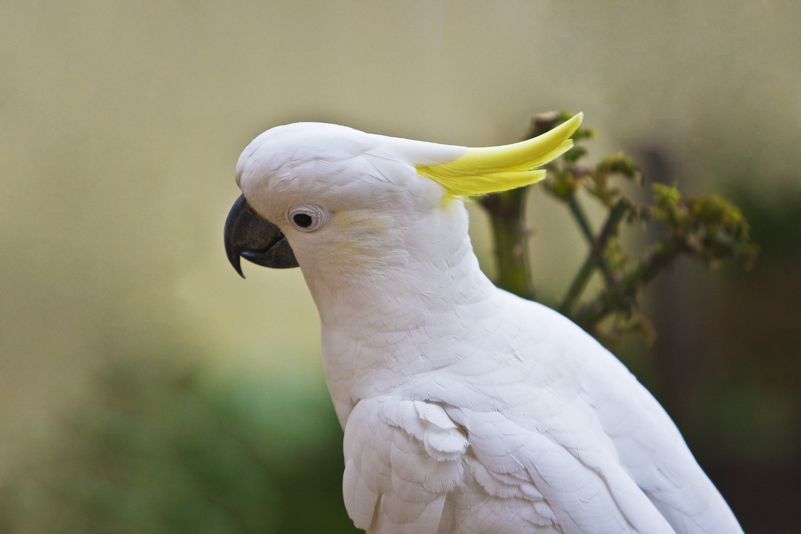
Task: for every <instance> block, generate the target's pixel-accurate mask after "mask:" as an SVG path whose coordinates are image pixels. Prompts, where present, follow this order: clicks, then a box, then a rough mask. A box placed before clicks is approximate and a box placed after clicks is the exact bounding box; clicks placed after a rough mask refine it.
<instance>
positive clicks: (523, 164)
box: [415, 113, 584, 196]
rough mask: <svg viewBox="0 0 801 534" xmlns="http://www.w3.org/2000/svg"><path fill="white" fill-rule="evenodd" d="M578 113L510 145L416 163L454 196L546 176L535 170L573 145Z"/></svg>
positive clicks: (506, 187)
mask: <svg viewBox="0 0 801 534" xmlns="http://www.w3.org/2000/svg"><path fill="white" fill-rule="evenodd" d="M583 116H584V115H583V114H582V113H579V114H577V115H575V116H573V117H572V118H571V119H570V120H568V121H566V122H564V123H562V124H560V125H559V126H557V127H556V128H554V129H553V130H550V131H548V132H545V133H544V134H542V135H538V136H537V137H534V138H532V139H528V140H526V141H521V142H519V143H514V144H511V145H504V146H494V147H486V148H468V149H467V153H465V154H464V155H463V156H461V157H459V158H457V159H455V160H453V161H449V162H447V163H440V164H438V165H417V166H416V167H415V168H416V169H417V173H418V174H419V175H421V176H425V177H426V178H430V179H431V180H434V181H435V182H437V183H438V184H440V185H441V186H442V187H444V188H445V190H446V191H447V192H448V194H449V195H452V196H470V195H484V194H487V193H497V192H499V191H507V190H509V189H515V188H517V187H523V186H524V185H529V184H533V183H534V182H538V181H540V180H542V179H543V178H545V171H544V170H535V168H536V167H540V166H542V165H545V164H546V163H548V162H549V161H551V160H552V159H555V158H558V157H559V156H561V155H562V154H564V153H565V152H567V151H568V150H569V149H570V147H572V146H573V141H571V140H570V136H571V135H573V132H575V131H576V129H577V128H578V127H579V125H580V124H581V120H582V118H583Z"/></svg>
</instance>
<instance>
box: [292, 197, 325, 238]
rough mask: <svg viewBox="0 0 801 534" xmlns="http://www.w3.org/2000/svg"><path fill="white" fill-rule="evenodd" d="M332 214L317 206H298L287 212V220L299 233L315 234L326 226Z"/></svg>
mask: <svg viewBox="0 0 801 534" xmlns="http://www.w3.org/2000/svg"><path fill="white" fill-rule="evenodd" d="M330 218H331V213H330V212H329V211H328V210H327V209H325V208H323V207H321V206H318V205H316V204H305V205H303V206H296V207H294V208H291V209H290V210H288V211H287V212H286V219H287V221H288V222H289V224H290V225H292V228H294V229H295V230H297V231H299V232H305V233H310V232H315V231H317V230H319V229H320V228H322V227H323V226H325V224H326V223H327V222H328V219H330Z"/></svg>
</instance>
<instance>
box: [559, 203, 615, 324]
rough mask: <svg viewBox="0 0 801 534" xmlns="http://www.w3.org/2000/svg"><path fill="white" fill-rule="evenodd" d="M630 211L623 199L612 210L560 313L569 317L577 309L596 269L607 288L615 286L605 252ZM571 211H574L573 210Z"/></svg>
mask: <svg viewBox="0 0 801 534" xmlns="http://www.w3.org/2000/svg"><path fill="white" fill-rule="evenodd" d="M629 209H630V206H629V204H628V203H627V202H626V201H625V200H623V199H622V198H621V199H620V200H618V201H617V203H616V204H615V206H614V207H613V208H612V211H610V213H609V216H608V217H607V219H606V222H605V223H604V225H603V228H602V229H601V233H600V234H599V235H598V238H597V239H596V240H595V241H594V242H593V243H592V244H591V247H590V252H589V254H587V258H586V259H585V260H584V263H583V264H582V266H581V269H579V272H578V274H576V277H575V278H574V279H573V282H572V283H571V284H570V289H568V291H567V295H566V296H565V298H564V300H563V301H562V304H561V305H560V306H559V311H560V312H561V313H563V314H564V315H568V316H569V315H570V313H571V312H572V311H573V308H574V307H575V305H576V303H578V301H579V298H581V294H582V293H583V292H584V289H585V288H586V287H587V284H588V283H589V281H590V278H592V275H593V273H594V272H595V269H596V268H600V269H601V271H602V272H603V274H604V278H605V279H606V284H607V287H611V286H613V285H614V284H615V282H616V279H615V276H614V273H612V270H611V269H610V267H609V264H608V263H607V262H606V259H605V257H604V251H605V250H606V246H607V244H608V243H609V240H610V239H612V238H613V237H615V236H617V233H618V230H619V229H620V223H621V222H622V221H623V217H624V216H625V215H626V212H627V211H629ZM571 211H573V210H572V209H571ZM574 213H575V212H574Z"/></svg>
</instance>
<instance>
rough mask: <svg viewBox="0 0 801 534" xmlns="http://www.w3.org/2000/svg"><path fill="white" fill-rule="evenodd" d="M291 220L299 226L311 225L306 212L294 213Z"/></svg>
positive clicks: (306, 226) (310, 219)
mask: <svg viewBox="0 0 801 534" xmlns="http://www.w3.org/2000/svg"><path fill="white" fill-rule="evenodd" d="M292 220H293V221H295V224H297V225H298V226H300V227H301V228H308V227H309V226H311V225H312V218H311V215H309V214H308V213H296V214H295V215H293V216H292Z"/></svg>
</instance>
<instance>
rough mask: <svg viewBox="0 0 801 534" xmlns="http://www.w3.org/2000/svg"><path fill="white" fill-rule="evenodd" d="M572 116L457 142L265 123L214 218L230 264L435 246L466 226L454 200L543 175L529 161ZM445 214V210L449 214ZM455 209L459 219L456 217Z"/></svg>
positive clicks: (378, 254) (537, 160) (307, 262)
mask: <svg viewBox="0 0 801 534" xmlns="http://www.w3.org/2000/svg"><path fill="white" fill-rule="evenodd" d="M581 119H582V116H581V114H578V115H576V116H574V117H573V118H572V119H570V120H568V121H567V122H565V123H563V124H562V125H560V126H559V127H557V128H555V129H553V130H551V131H549V132H547V133H545V134H543V135H540V136H538V137H535V138H533V139H530V140H527V141H523V142H520V143H515V144H512V145H506V146H501V147H489V148H466V147H460V146H450V145H440V144H435V143H427V142H422V141H412V140H407V139H399V138H393V137H385V136H380V135H373V134H367V133H364V132H360V131H358V130H354V129H351V128H347V127H344V126H337V125H333V124H320V123H296V124H289V125H285V126H278V127H275V128H272V129H270V130H267V131H266V132H264V133H263V134H261V135H259V136H258V137H257V138H256V139H254V140H253V141H252V142H251V143H250V144H249V145H248V147H247V148H246V149H245V150H244V151H243V153H242V155H241V156H240V158H239V161H238V162H237V166H236V181H237V185H239V187H240V189H241V190H242V196H240V197H239V199H238V200H237V201H236V203H235V204H234V206H233V208H232V209H231V211H230V213H229V215H228V220H227V221H226V227H225V247H226V252H227V254H228V259H229V260H230V262H231V264H232V265H233V266H234V268H235V269H236V270H237V272H238V273H239V274H240V275H242V269H241V265H240V257H243V258H245V259H246V260H248V261H250V262H252V263H255V264H258V265H262V266H266V267H273V268H289V267H297V266H300V267H301V268H302V270H303V271H304V274H307V273H306V270H307V268H308V269H315V268H321V267H322V266H327V267H328V268H335V269H340V268H343V267H344V268H347V269H354V268H356V269H358V268H362V269H365V270H371V269H375V268H376V267H380V266H386V265H392V264H403V263H404V262H405V261H406V260H407V259H408V257H409V255H410V254H415V253H420V251H421V250H423V249H426V250H429V251H430V252H432V253H433V254H434V255H436V253H437V250H439V249H440V248H441V247H443V246H447V243H445V242H444V241H442V239H440V237H442V236H447V235H448V234H449V233H451V234H452V233H454V232H457V233H458V232H463V233H464V234H465V235H466V217H464V216H462V215H461V214H462V212H463V211H464V210H463V208H462V206H461V203H460V202H458V199H459V198H461V197H464V196H471V195H481V194H486V193H491V192H497V191H504V190H508V189H513V188H516V187H521V186H524V185H528V184H530V183H534V182H536V181H538V180H540V179H542V178H543V177H544V175H545V171H544V170H536V167H539V166H542V165H544V164H545V163H547V162H548V161H550V160H552V159H554V158H556V157H558V156H559V155H560V154H562V153H564V152H565V151H566V150H568V149H569V148H570V147H571V146H572V142H571V141H570V136H571V135H572V134H573V132H574V131H575V130H576V128H578V126H579V124H580V123H581ZM454 214H456V215H454ZM462 219H464V220H462ZM307 279H308V276H307Z"/></svg>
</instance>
